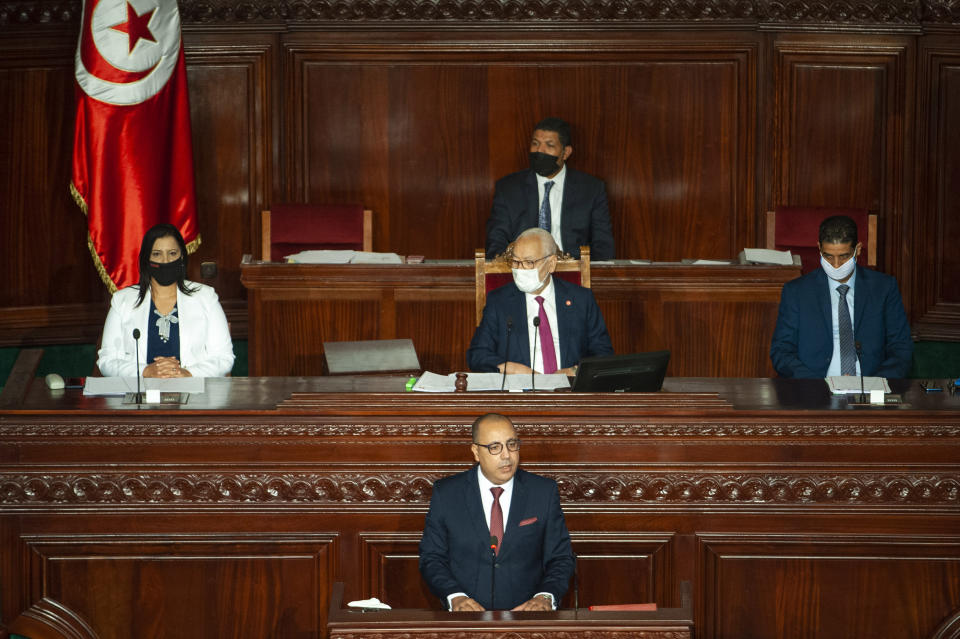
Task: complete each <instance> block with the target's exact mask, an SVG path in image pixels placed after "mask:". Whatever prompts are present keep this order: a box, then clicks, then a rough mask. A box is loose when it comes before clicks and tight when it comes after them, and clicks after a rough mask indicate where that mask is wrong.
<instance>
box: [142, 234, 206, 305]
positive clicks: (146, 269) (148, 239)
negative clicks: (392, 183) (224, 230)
mask: <svg viewBox="0 0 960 639" xmlns="http://www.w3.org/2000/svg"><path fill="white" fill-rule="evenodd" d="M161 237H172V238H173V239H175V240H176V241H177V245H178V246H179V247H180V259H181V260H182V263H181V264H182V268H181V270H180V277H178V278H177V288H179V289H180V291H181V292H183V293H185V294H187V295H190V294H191V293H193V292H194V291H196V290H197V289H195V288H190V287H188V286H187V283H186V279H187V243H186V242H184V241H183V236H182V235H180V231H178V230H177V227H175V226H174V225H173V224H157V225H156V226H154V227H153V228H151V229H150V230H149V231H147V232H146V233H144V235H143V242H142V243H141V244H140V283H139V284H138V285H137V286H139V287H140V293H139V295H137V303H136V304H134V307H137V306H140V305H141V304H143V300H144V298H145V297H146V296H147V291H149V290H150V253H151V251H153V243H154V242H156V241H157V240H159V239H160V238H161Z"/></svg>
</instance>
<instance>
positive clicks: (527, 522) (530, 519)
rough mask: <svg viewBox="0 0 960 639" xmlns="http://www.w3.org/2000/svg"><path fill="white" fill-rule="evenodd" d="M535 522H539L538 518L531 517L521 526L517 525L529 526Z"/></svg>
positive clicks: (521, 523)
mask: <svg viewBox="0 0 960 639" xmlns="http://www.w3.org/2000/svg"><path fill="white" fill-rule="evenodd" d="M535 521H537V518H536V517H529V518H527V519H524V520H523V521H521V522H520V523H519V524H517V526H526V525H528V524H532V523H534V522H535Z"/></svg>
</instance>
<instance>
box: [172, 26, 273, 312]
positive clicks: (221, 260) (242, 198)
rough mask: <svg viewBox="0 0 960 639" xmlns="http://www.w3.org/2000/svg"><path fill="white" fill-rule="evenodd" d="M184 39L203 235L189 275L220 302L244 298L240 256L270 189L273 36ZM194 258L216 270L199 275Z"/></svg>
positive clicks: (249, 245) (255, 240) (250, 248)
mask: <svg viewBox="0 0 960 639" xmlns="http://www.w3.org/2000/svg"><path fill="white" fill-rule="evenodd" d="M184 41H185V45H184V48H185V53H186V60H187V78H188V84H189V90H190V118H191V125H192V127H193V131H194V136H193V162H194V172H195V174H196V192H197V214H198V217H199V223H200V233H201V236H202V238H203V242H202V243H201V245H200V248H199V249H198V250H197V252H196V253H194V254H193V255H192V256H191V259H190V276H191V277H192V278H193V279H195V280H197V281H202V282H204V283H205V284H209V285H211V286H213V287H214V288H216V289H217V293H218V294H219V295H220V299H221V300H222V301H224V302H226V301H243V300H245V290H244V288H243V286H242V285H241V284H240V258H241V256H242V255H243V254H244V253H256V251H255V250H254V247H256V246H259V241H260V211H261V210H263V208H264V204H265V203H266V201H267V198H268V194H269V192H270V190H271V173H272V168H271V167H272V153H273V144H272V131H273V125H272V121H273V115H272V109H271V104H272V100H271V87H272V85H273V83H274V82H275V78H274V77H273V57H274V53H273V51H274V42H273V36H272V35H270V34H246V35H245V37H244V38H243V41H242V42H241V43H237V38H236V36H235V35H233V34H230V35H226V34H201V33H190V32H187V34H186V35H185V37H184ZM201 262H215V263H216V264H217V277H216V278H213V279H203V278H201V277H200V264H201ZM233 323H234V322H231V329H232V328H233Z"/></svg>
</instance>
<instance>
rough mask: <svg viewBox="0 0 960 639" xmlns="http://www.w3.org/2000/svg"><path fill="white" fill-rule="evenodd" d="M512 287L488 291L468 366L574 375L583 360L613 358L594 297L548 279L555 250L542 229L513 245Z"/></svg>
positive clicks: (529, 232)
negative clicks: (601, 356) (606, 356)
mask: <svg viewBox="0 0 960 639" xmlns="http://www.w3.org/2000/svg"><path fill="white" fill-rule="evenodd" d="M511 258H512V264H511V266H512V267H513V268H512V273H513V282H512V283H510V284H505V285H503V286H501V287H500V288H497V289H494V290H493V291H490V294H489V295H487V303H486V306H484V307H483V317H482V318H481V319H480V325H479V326H477V329H476V331H474V333H473V339H471V340H470V348H469V349H467V366H469V367H470V370H472V371H477V372H478V373H482V372H488V373H492V372H498V371H499V372H507V373H511V374H513V373H527V374H530V373H531V372H532V371H534V370H535V371H536V372H538V373H547V374H549V373H564V374H566V375H574V374H575V368H574V367H575V366H576V365H577V364H578V363H579V362H580V360H581V359H582V358H584V357H593V356H597V355H613V345H612V344H611V343H610V336H609V335H608V334H607V326H606V324H605V323H604V321H603V314H602V313H601V312H600V307H599V306H597V301H596V299H594V297H593V293H592V292H591V291H590V289H588V288H584V287H582V286H577V285H576V284H572V283H570V282H567V281H565V280H562V279H560V278H557V277H553V275H552V273H553V272H554V270H555V269H556V268H557V245H556V244H555V243H554V241H553V236H551V235H550V233H548V232H547V231H545V230H543V229H541V228H531V229H527V230H526V231H524V232H523V233H521V234H520V237H518V238H517V241H516V242H514V243H513V249H512V252H511Z"/></svg>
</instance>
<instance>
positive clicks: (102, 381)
mask: <svg viewBox="0 0 960 639" xmlns="http://www.w3.org/2000/svg"><path fill="white" fill-rule="evenodd" d="M203 380H204V378H203V377H174V378H170V379H165V378H159V377H144V378H141V380H140V390H141V391H148V390H158V391H160V392H162V393H202V392H203V389H204V385H203ZM136 392H137V378H136V377H87V381H86V383H85V384H84V385H83V394H84V395H87V396H93V397H96V396H101V397H111V396H118V395H123V394H124V393H136Z"/></svg>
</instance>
